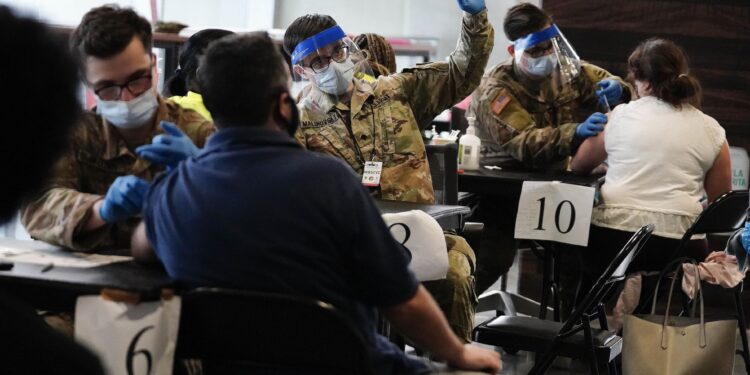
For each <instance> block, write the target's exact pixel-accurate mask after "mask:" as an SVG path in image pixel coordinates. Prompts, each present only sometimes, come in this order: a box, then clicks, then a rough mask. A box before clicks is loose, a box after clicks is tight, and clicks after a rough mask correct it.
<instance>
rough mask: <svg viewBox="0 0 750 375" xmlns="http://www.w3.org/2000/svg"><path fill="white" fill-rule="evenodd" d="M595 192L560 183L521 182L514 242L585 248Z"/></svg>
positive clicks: (583, 187)
mask: <svg viewBox="0 0 750 375" xmlns="http://www.w3.org/2000/svg"><path fill="white" fill-rule="evenodd" d="M593 204H594V188H592V187H586V186H579V185H570V184H564V183H561V182H559V181H524V183H523V188H522V189H521V198H520V199H519V201H518V214H517V215H516V233H515V237H516V238H523V239H532V240H547V241H556V242H563V243H568V244H571V245H579V246H586V245H588V242H589V224H591V210H592V207H593Z"/></svg>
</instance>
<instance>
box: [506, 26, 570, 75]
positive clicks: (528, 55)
mask: <svg viewBox="0 0 750 375" xmlns="http://www.w3.org/2000/svg"><path fill="white" fill-rule="evenodd" d="M513 49H514V60H515V64H516V66H517V67H518V69H520V70H521V71H522V72H523V73H525V74H526V75H527V76H529V77H530V78H532V79H545V78H547V77H550V76H551V77H552V78H553V80H555V81H557V83H558V84H559V85H560V86H562V85H568V84H570V82H571V81H572V80H573V79H574V78H576V77H578V75H579V74H580V73H581V60H580V59H579V58H578V54H577V53H576V51H575V50H574V49H573V46H571V45H570V43H568V40H567V39H565V36H563V34H562V32H560V29H558V28H557V26H555V25H551V26H549V27H547V28H546V29H544V30H541V31H537V32H535V33H531V34H529V35H526V36H525V37H523V38H519V39H517V40H515V41H514V42H513Z"/></svg>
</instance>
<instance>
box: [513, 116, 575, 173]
mask: <svg viewBox="0 0 750 375" xmlns="http://www.w3.org/2000/svg"><path fill="white" fill-rule="evenodd" d="M576 125H577V124H575V123H569V124H563V125H561V126H559V127H557V128H553V127H544V128H536V127H534V128H527V129H524V130H523V131H522V132H521V133H520V134H518V135H516V136H514V137H513V138H512V139H511V140H510V141H508V142H507V143H505V144H503V146H502V147H503V149H504V150H505V151H506V152H507V153H508V154H509V155H510V156H512V157H513V158H514V159H516V160H518V161H520V162H522V163H524V164H525V165H533V166H546V165H549V164H551V163H553V162H557V161H560V160H563V159H565V158H566V157H568V156H570V155H571V154H572V149H571V144H572V140H573V137H574V134H575V130H576Z"/></svg>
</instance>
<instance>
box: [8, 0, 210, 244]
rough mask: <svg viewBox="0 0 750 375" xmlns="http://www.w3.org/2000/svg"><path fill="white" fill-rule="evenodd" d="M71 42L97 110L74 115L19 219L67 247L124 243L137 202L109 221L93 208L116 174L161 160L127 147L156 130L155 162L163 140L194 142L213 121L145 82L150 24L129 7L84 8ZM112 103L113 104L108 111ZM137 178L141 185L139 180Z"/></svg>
mask: <svg viewBox="0 0 750 375" xmlns="http://www.w3.org/2000/svg"><path fill="white" fill-rule="evenodd" d="M113 35H114V36H113ZM105 40H106V41H107V42H106V43H105V44H107V45H104V46H103V45H102V41H105ZM96 43H98V45H95V44H96ZM71 48H72V49H73V52H74V54H75V55H76V56H77V57H78V58H79V63H80V69H81V72H82V75H83V76H85V77H86V80H87V81H88V83H89V85H90V86H91V88H92V89H93V90H94V91H95V92H96V94H97V102H98V103H97V104H98V107H97V112H100V113H101V114H98V113H92V112H89V113H85V114H84V115H82V117H81V118H80V120H79V123H78V124H77V126H76V127H75V128H74V130H73V134H72V136H71V139H70V145H69V148H68V151H67V152H66V153H65V154H64V156H63V157H62V158H61V159H60V160H59V161H58V163H57V165H56V167H55V169H54V173H53V177H52V178H51V179H50V181H49V183H48V185H47V187H46V188H45V189H44V191H43V192H42V193H41V194H40V195H39V196H38V197H36V198H34V199H33V200H32V201H30V202H28V203H27V204H26V205H25V207H24V208H23V210H22V218H21V219H22V221H23V224H24V226H25V227H26V229H27V230H28V231H29V233H30V234H31V236H32V237H34V238H36V239H39V240H43V241H46V242H50V243H53V244H56V245H61V246H64V247H67V248H71V249H75V250H79V251H92V250H95V249H102V248H129V247H130V236H131V234H132V231H133V229H134V228H135V224H137V223H138V221H140V218H139V212H140V206H138V204H137V202H131V203H132V204H133V212H132V214H131V215H127V216H126V217H122V218H121V220H116V221H114V220H111V221H110V222H107V220H106V219H105V217H106V215H102V212H103V211H102V210H101V207H102V206H104V205H105V204H106V200H107V199H105V195H107V198H109V195H108V190H112V186H113V182H115V179H117V178H118V177H120V176H125V175H133V176H137V178H140V179H142V180H151V179H152V178H153V177H154V175H155V174H156V173H158V172H161V171H163V170H164V167H163V166H162V165H158V164H157V163H154V162H152V161H149V160H146V159H144V158H140V157H138V156H137V155H136V151H135V148H136V147H137V146H141V145H144V144H147V143H149V142H150V141H151V139H152V138H154V137H155V136H156V135H159V134H162V135H161V136H160V138H157V139H159V140H161V141H164V142H166V143H170V145H166V144H165V145H161V146H160V147H161V148H160V149H159V150H153V149H151V150H150V153H146V154H143V155H144V156H148V157H151V159H152V160H154V161H159V162H160V163H163V162H164V158H159V156H166V155H165V154H164V153H169V152H170V151H174V150H172V149H170V147H174V146H175V145H178V144H180V142H182V143H183V144H184V143H185V142H189V140H190V139H192V140H193V141H194V142H195V144H197V145H198V146H202V145H203V143H204V142H205V140H206V138H207V137H208V136H209V135H210V134H211V133H212V132H213V131H214V126H213V124H212V123H211V122H209V121H207V120H206V119H204V118H203V117H202V116H201V115H199V114H198V113H197V112H194V111H192V110H185V109H182V108H181V107H179V106H178V105H177V104H175V103H172V102H170V101H168V100H164V99H162V98H161V97H160V96H158V94H156V93H155V89H154V88H153V87H152V82H151V81H152V80H151V74H152V72H153V68H154V63H153V62H154V60H153V57H152V55H151V54H150V52H147V51H150V50H151V26H150V25H149V23H148V21H146V20H145V19H143V18H142V17H140V16H138V15H137V14H136V13H135V12H133V11H132V10H130V9H119V8H116V7H109V6H104V7H100V8H95V9H92V10H91V11H90V12H88V13H87V14H86V15H85V16H84V18H83V20H82V22H81V25H80V26H79V27H78V28H77V29H76V31H75V32H74V34H73V35H72V40H71ZM136 103H137V104H136ZM113 106H114V107H117V108H116V109H119V111H111V110H108V108H112V107H113ZM122 108H127V110H122ZM144 108H145V109H144ZM161 121H168V122H171V123H174V124H176V127H177V128H179V129H180V130H181V131H182V132H184V134H186V135H187V137H185V136H184V134H183V135H180V134H179V131H177V130H174V128H172V135H168V134H163V133H164V132H163V131H162V130H161V129H159V127H158V124H159V123H160V122H161ZM175 132H176V133H175ZM172 141H174V142H172ZM155 142H156V141H155ZM139 181H141V180H139ZM143 184H144V185H145V186H147V184H146V183H145V181H144V182H143ZM110 206H112V205H110ZM120 216H122V215H120Z"/></svg>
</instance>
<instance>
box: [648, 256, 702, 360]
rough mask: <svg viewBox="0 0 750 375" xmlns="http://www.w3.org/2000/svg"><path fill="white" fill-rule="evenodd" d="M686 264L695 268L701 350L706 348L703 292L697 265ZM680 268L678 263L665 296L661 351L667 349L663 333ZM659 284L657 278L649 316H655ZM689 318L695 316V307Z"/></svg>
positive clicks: (691, 262) (665, 337)
mask: <svg viewBox="0 0 750 375" xmlns="http://www.w3.org/2000/svg"><path fill="white" fill-rule="evenodd" d="M678 260H679V261H680V262H682V261H683V260H684V259H678ZM688 262H689V263H690V264H692V265H693V267H695V276H696V279H697V285H698V286H697V288H696V289H697V295H698V297H699V298H700V300H699V302H698V303H700V336H699V337H698V341H699V342H698V345H699V347H700V348H701V349H703V348H705V347H706V346H707V342H706V322H705V309H704V304H703V290H702V289H701V276H700V268H699V267H698V264H697V263H696V262H695V260H693V259H689V260H688ZM673 263H675V262H672V263H670V264H669V265H670V266H671V265H672V264H673ZM681 267H682V263H679V264H678V265H677V268H676V269H675V277H674V278H672V282H671V283H670V286H669V295H668V296H667V310H666V311H665V312H664V320H663V322H662V326H661V348H662V349H667V342H666V341H667V340H666V339H667V336H666V333H665V332H666V327H667V322H668V320H669V308H670V306H671V305H672V294H674V293H673V292H674V285H675V282H676V281H677V275H679V272H680V269H681ZM683 277H685V276H684V274H683ZM660 283H661V277H659V280H657V282H656V289H655V292H654V300H653V302H652V304H651V315H655V314H656V300H657V297H658V294H659V284H660ZM690 316H691V317H694V316H695V305H693V308H692V311H691V313H690Z"/></svg>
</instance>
